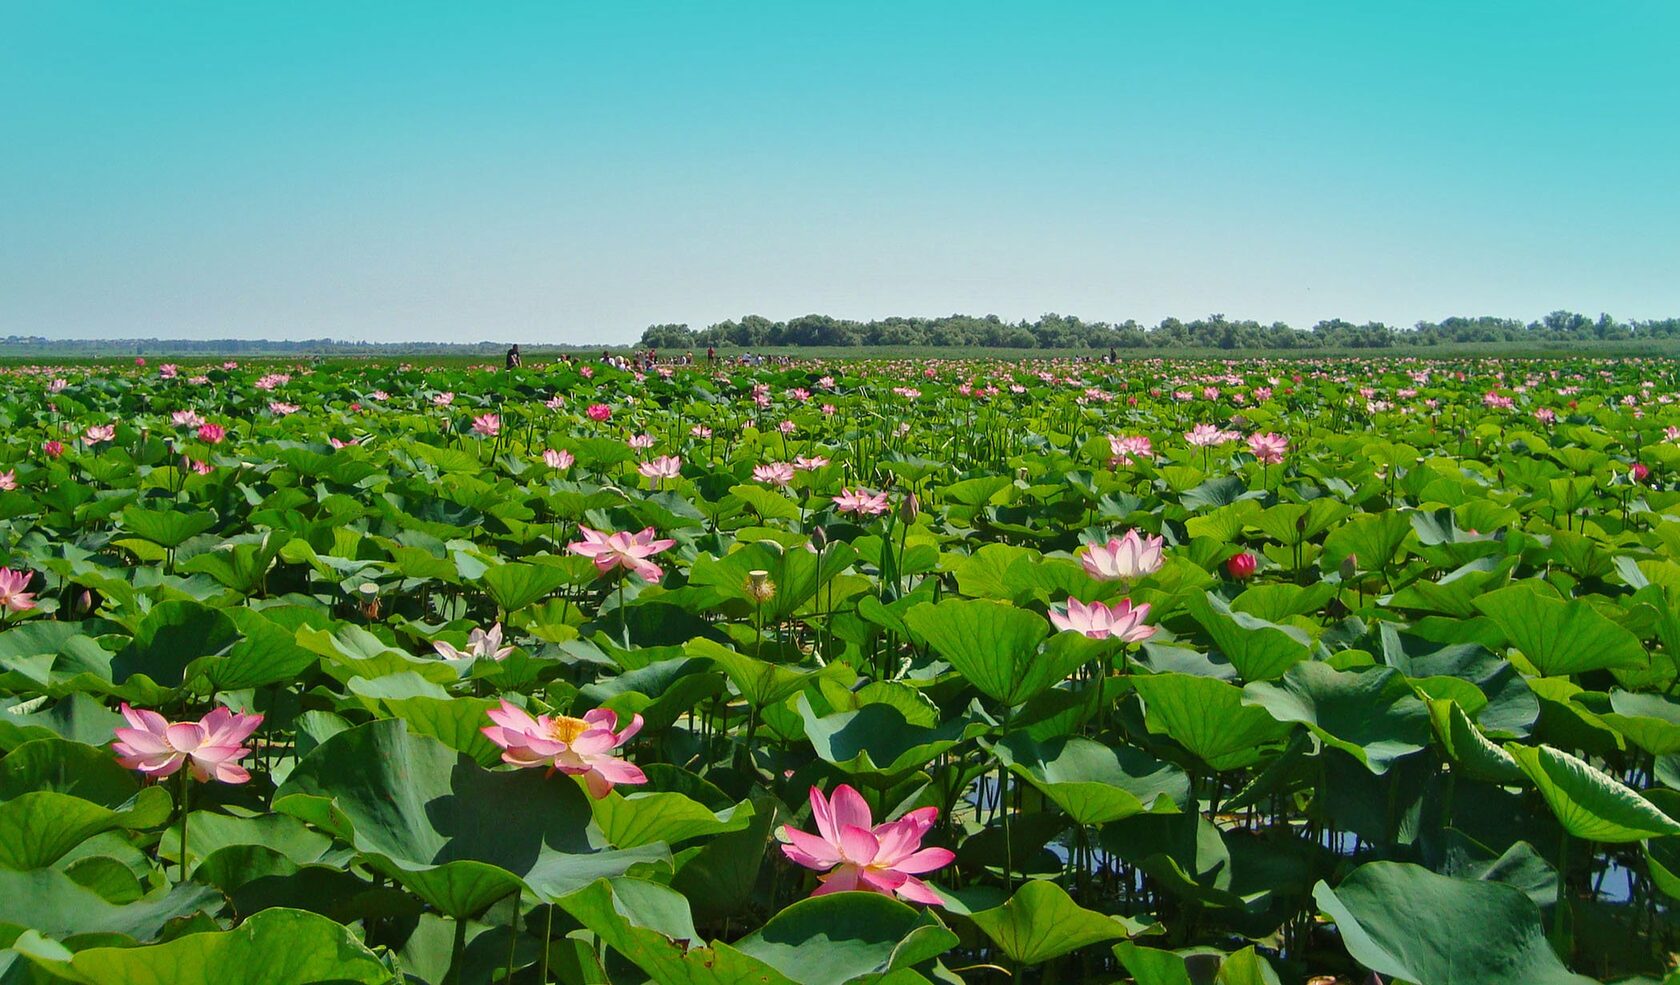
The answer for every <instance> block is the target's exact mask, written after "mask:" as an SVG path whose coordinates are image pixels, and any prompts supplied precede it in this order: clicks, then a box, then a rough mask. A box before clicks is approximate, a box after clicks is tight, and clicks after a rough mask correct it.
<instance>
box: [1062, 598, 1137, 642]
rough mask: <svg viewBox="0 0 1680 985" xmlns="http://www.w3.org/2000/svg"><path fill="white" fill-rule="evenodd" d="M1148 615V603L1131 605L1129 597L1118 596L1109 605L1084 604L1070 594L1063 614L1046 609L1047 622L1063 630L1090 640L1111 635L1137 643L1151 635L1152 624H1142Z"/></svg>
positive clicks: (1103, 638) (1123, 640)
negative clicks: (1048, 612) (1047, 613)
mask: <svg viewBox="0 0 1680 985" xmlns="http://www.w3.org/2000/svg"><path fill="white" fill-rule="evenodd" d="M1148 618H1149V603H1148V602H1145V603H1143V604H1142V605H1139V606H1137V607H1135V608H1134V607H1133V606H1132V600H1131V599H1121V600H1120V601H1118V602H1116V603H1114V604H1113V605H1104V604H1103V603H1101V602H1092V603H1091V604H1090V605H1086V604H1085V603H1083V602H1081V601H1079V600H1078V599H1076V598H1072V597H1070V598H1069V599H1068V600H1067V613H1066V614H1065V615H1064V614H1062V613H1060V612H1057V611H1056V610H1054V609H1051V610H1050V622H1051V624H1052V625H1054V626H1055V627H1056V628H1057V629H1058V630H1060V631H1062V632H1064V633H1065V632H1068V631H1070V630H1071V631H1072V632H1075V633H1081V634H1083V635H1085V636H1089V637H1090V638H1091V639H1094V640H1106V639H1108V638H1110V637H1113V638H1114V639H1118V640H1121V641H1122V642H1125V643H1141V642H1142V641H1144V640H1146V639H1148V638H1150V637H1151V636H1154V635H1155V630H1156V627H1154V626H1150V625H1146V624H1145V623H1144V620H1145V619H1148Z"/></svg>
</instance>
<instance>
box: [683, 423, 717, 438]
mask: <svg viewBox="0 0 1680 985" xmlns="http://www.w3.org/2000/svg"><path fill="white" fill-rule="evenodd" d="M688 433H689V434H692V435H694V436H695V437H696V438H700V439H702V440H703V439H706V438H710V437H711V436H712V429H711V428H709V427H707V426H706V425H704V424H696V425H694V426H693V427H691V428H689V429H688Z"/></svg>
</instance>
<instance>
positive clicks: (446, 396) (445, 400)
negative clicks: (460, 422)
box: [432, 391, 455, 407]
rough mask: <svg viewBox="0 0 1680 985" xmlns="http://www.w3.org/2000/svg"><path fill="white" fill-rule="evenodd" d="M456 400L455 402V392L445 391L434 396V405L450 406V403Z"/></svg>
mask: <svg viewBox="0 0 1680 985" xmlns="http://www.w3.org/2000/svg"><path fill="white" fill-rule="evenodd" d="M454 402H455V394H454V393H453V392H448V391H446V392H444V393H440V394H438V395H437V396H435V397H433V398H432V406H434V407H448V406H449V405H450V404H452V403H454Z"/></svg>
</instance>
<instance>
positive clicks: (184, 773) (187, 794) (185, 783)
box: [177, 768, 192, 882]
mask: <svg viewBox="0 0 1680 985" xmlns="http://www.w3.org/2000/svg"><path fill="white" fill-rule="evenodd" d="M177 775H178V776H180V778H181V879H180V881H181V882H186V881H187V805H188V801H189V800H191V795H192V772H191V771H190V770H187V769H185V768H183V769H182V770H181V772H180V773H178V774H177Z"/></svg>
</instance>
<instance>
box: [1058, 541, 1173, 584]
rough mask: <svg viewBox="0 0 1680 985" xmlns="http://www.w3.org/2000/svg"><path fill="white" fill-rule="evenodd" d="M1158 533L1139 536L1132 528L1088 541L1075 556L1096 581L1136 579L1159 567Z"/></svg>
mask: <svg viewBox="0 0 1680 985" xmlns="http://www.w3.org/2000/svg"><path fill="white" fill-rule="evenodd" d="M1164 544H1165V540H1164V539H1163V538H1161V537H1141V536H1139V535H1138V532H1137V531H1136V530H1128V531H1126V536H1124V537H1112V538H1110V539H1109V541H1108V543H1106V544H1091V545H1089V546H1088V547H1087V548H1086V550H1085V553H1084V554H1082V555H1081V556H1080V558H1079V563H1080V564H1082V565H1084V567H1085V573H1086V574H1088V575H1090V576H1091V577H1092V578H1095V579H1096V580H1098V581H1136V580H1138V579H1139V578H1142V577H1144V576H1145V575H1152V574H1154V573H1155V572H1157V571H1160V570H1161V552H1162V548H1163V545H1164Z"/></svg>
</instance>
